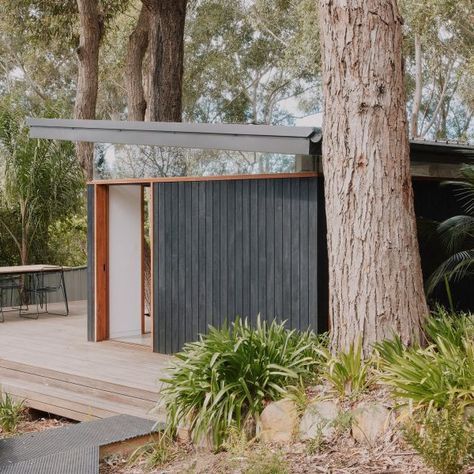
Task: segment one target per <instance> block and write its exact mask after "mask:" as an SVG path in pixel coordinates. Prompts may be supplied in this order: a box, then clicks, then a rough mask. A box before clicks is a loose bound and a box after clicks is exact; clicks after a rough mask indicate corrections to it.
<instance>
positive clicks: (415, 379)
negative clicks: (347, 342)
mask: <svg viewBox="0 0 474 474" xmlns="http://www.w3.org/2000/svg"><path fill="white" fill-rule="evenodd" d="M426 334H427V337H428V338H429V342H430V344H429V346H428V347H426V348H420V347H413V348H406V349H404V350H403V351H402V352H400V344H399V343H398V342H393V341H392V342H384V343H381V344H378V345H377V350H378V352H379V354H380V357H381V368H382V373H381V378H382V380H383V381H384V383H386V384H387V385H389V386H391V387H392V388H393V391H394V394H395V395H396V396H398V397H401V398H405V399H410V400H413V401H414V402H415V404H416V405H418V406H421V407H426V406H428V407H435V408H443V407H447V406H449V405H450V404H452V403H457V404H458V405H460V406H465V405H467V404H470V403H473V402H474V389H473V388H474V319H473V317H472V315H469V314H463V313H461V314H450V313H448V312H446V311H445V310H441V309H438V312H437V313H435V314H433V315H432V316H431V317H430V318H429V319H428V321H427V324H426Z"/></svg>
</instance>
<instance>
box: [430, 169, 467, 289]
mask: <svg viewBox="0 0 474 474" xmlns="http://www.w3.org/2000/svg"><path fill="white" fill-rule="evenodd" d="M461 174H462V177H463V181H455V182H446V183H444V184H445V185H451V186H453V187H454V189H455V192H456V193H457V197H458V199H459V202H460V204H461V205H462V207H463V209H464V211H465V214H464V215H458V216H453V217H450V218H448V219H446V220H445V221H443V222H441V223H439V224H438V225H437V227H436V230H435V231H436V235H437V237H438V238H439V240H440V242H441V243H442V245H443V246H444V249H445V251H446V253H447V255H448V257H447V258H446V259H445V260H444V261H443V262H442V263H441V264H440V265H439V266H438V268H436V269H435V270H434V271H433V273H432V274H431V275H430V277H429V279H428V281H427V283H426V287H427V293H428V294H430V293H432V292H433V290H434V289H435V288H436V287H437V286H438V285H439V284H440V283H441V282H444V281H445V279H446V280H447V281H448V282H450V281H454V282H456V281H459V280H461V279H463V278H469V277H470V278H471V279H472V276H473V275H474V166H472V165H469V166H464V167H463V168H462V169H461Z"/></svg>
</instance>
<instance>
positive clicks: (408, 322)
mask: <svg viewBox="0 0 474 474" xmlns="http://www.w3.org/2000/svg"><path fill="white" fill-rule="evenodd" d="M320 5H321V9H320V11H321V15H320V30H321V37H322V38H321V39H322V45H323V47H322V51H323V93H324V101H325V106H324V140H323V170H324V178H325V200H326V216H327V229H328V257H329V289H330V294H329V302H330V321H331V328H332V346H333V348H334V349H346V348H347V347H348V346H349V345H350V344H351V343H353V342H354V341H356V340H357V339H358V338H359V337H362V341H363V348H364V352H365V353H366V354H367V353H368V352H369V351H370V349H371V346H372V344H373V343H374V342H376V341H380V340H381V339H383V338H386V337H391V336H392V335H393V333H396V334H399V335H400V336H401V339H402V341H403V342H404V343H407V344H410V343H413V342H415V341H418V340H419V339H420V337H421V325H422V321H423V319H424V317H425V316H426V314H427V305H426V300H425V295H424V291H423V279H422V273H421V264H420V256H419V251H418V241H417V235H416V223H415V213H414V205H413V191H412V184H411V177H410V158H409V143H408V124H407V115H406V110H405V94H404V83H403V67H402V57H401V48H402V35H401V25H402V20H401V17H400V14H399V11H398V8H397V5H396V1H395V0H337V1H334V0H320Z"/></svg>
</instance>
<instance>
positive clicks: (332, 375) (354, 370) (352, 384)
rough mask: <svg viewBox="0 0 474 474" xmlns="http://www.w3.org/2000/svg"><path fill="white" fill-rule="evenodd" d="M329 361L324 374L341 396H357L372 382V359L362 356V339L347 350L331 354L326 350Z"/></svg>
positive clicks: (323, 371)
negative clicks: (368, 359) (367, 359)
mask: <svg viewBox="0 0 474 474" xmlns="http://www.w3.org/2000/svg"><path fill="white" fill-rule="evenodd" d="M326 360H327V363H326V364H325V366H324V367H323V370H322V376H323V378H324V379H325V380H327V381H328V382H329V383H330V384H331V386H332V387H333V388H334V389H335V391H336V392H337V393H338V394H339V396H341V397H349V398H357V397H358V396H359V395H361V394H362V393H363V392H364V391H365V390H367V388H368V387H369V386H370V384H371V383H372V377H371V372H370V361H366V360H364V358H363V356H362V341H361V340H360V339H359V340H358V341H357V342H356V343H354V344H351V345H350V347H349V349H348V350H347V351H341V352H339V353H338V354H336V355H335V356H331V354H330V353H329V351H326Z"/></svg>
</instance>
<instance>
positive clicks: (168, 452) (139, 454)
mask: <svg viewBox="0 0 474 474" xmlns="http://www.w3.org/2000/svg"><path fill="white" fill-rule="evenodd" d="M177 456H178V449H177V446H176V445H174V444H173V441H172V440H171V439H170V438H169V437H167V436H162V437H160V439H159V440H157V441H151V442H150V443H147V444H145V445H143V446H140V447H139V448H137V449H136V450H135V451H134V452H133V453H132V454H131V456H130V458H129V460H128V464H129V465H133V464H136V463H137V462H138V461H140V460H143V461H145V464H146V467H147V468H148V469H156V468H157V467H160V466H163V465H164V464H167V463H169V462H171V461H173V460H175V459H176V458H177Z"/></svg>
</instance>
